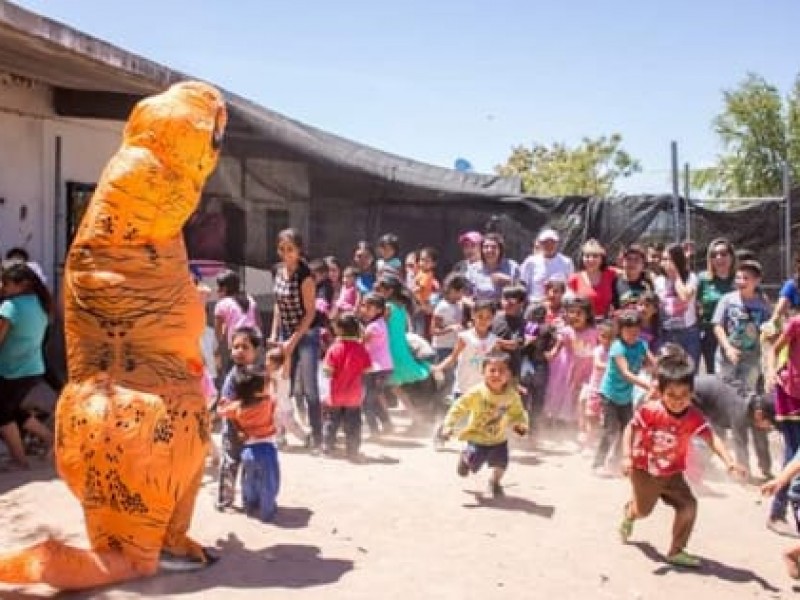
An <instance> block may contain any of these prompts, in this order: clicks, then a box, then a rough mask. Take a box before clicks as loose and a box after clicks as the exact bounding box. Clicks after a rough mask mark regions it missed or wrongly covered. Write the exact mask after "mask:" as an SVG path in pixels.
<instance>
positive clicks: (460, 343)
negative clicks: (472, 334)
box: [433, 336, 467, 371]
mask: <svg viewBox="0 0 800 600" xmlns="http://www.w3.org/2000/svg"><path fill="white" fill-rule="evenodd" d="M466 345H467V343H466V342H465V341H464V340H463V339H462V338H461V336H458V337H457V338H456V345H455V346H453V351H452V352H451V353H450V356H448V357H447V358H445V359H444V360H443V361H442V362H440V363H439V364H438V365H434V366H433V369H434V370H435V371H444V370H446V369H449V368H450V367H452V366H453V365H454V364H456V361H457V360H458V357H459V355H460V354H461V352H463V350H464V348H465V346H466Z"/></svg>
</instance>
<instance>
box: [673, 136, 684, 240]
mask: <svg viewBox="0 0 800 600" xmlns="http://www.w3.org/2000/svg"><path fill="white" fill-rule="evenodd" d="M670 154H671V155H672V211H673V217H672V220H673V226H674V227H675V243H678V244H679V243H680V242H681V220H680V214H681V207H680V203H681V191H680V189H681V188H680V177H679V173H678V142H676V141H672V142H671V143H670Z"/></svg>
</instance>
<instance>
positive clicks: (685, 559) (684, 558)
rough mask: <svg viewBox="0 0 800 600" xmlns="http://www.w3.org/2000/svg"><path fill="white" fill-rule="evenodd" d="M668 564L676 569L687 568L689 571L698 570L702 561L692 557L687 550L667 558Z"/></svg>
mask: <svg viewBox="0 0 800 600" xmlns="http://www.w3.org/2000/svg"><path fill="white" fill-rule="evenodd" d="M667 562H668V563H669V564H671V565H675V566H676V567H686V568H689V569H697V568H699V567H700V559H699V558H697V557H696V556H692V555H691V554H689V553H688V552H686V550H681V551H680V552H678V553H677V554H673V555H672V556H668V557H667Z"/></svg>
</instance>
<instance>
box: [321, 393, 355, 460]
mask: <svg viewBox="0 0 800 600" xmlns="http://www.w3.org/2000/svg"><path fill="white" fill-rule="evenodd" d="M324 412H325V428H324V436H323V444H322V446H323V450H324V451H325V452H326V453H330V452H333V449H334V447H335V446H336V434H337V433H339V426H340V425H343V426H344V439H345V446H346V448H347V455H348V456H351V457H352V456H355V455H357V454H358V450H359V448H360V447H361V407H360V406H327V405H326V406H325V411H324Z"/></svg>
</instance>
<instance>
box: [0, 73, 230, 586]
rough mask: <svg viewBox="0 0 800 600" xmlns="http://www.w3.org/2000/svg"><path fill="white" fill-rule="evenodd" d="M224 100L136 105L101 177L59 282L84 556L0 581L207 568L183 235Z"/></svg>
mask: <svg viewBox="0 0 800 600" xmlns="http://www.w3.org/2000/svg"><path fill="white" fill-rule="evenodd" d="M225 122H226V113H225V104H224V101H223V99H222V96H221V95H220V93H219V92H218V91H217V90H215V89H214V88H212V87H211V86H208V85H206V84H203V83H199V82H185V83H179V84H177V85H174V86H172V87H171V88H170V89H169V90H167V91H165V92H164V93H162V94H159V95H157V96H153V97H151V98H147V99H145V100H143V101H141V102H140V103H139V104H138V105H137V106H136V108H135V109H134V110H133V113H132V114H131V117H130V121H129V122H128V124H127V126H126V128H125V132H124V137H123V142H122V145H121V147H120V149H119V150H118V151H117V153H116V154H115V155H114V157H112V159H111V160H110V162H109V163H108V165H107V167H106V168H105V170H104V171H103V174H102V176H101V178H100V181H99V183H98V185H97V189H96V191H95V194H94V196H93V197H92V200H91V203H90V205H89V208H88V210H87V212H86V214H85V216H84V218H83V221H82V222H81V226H80V228H79V230H78V233H77V235H76V237H75V240H74V241H73V244H72V247H71V248H70V252H69V255H68V258H67V266H66V271H65V277H64V320H65V333H66V342H67V357H68V366H69V383H68V384H67V386H66V387H65V388H64V391H63V393H62V395H61V397H60V398H59V401H58V405H57V409H56V449H55V450H56V462H57V466H58V469H59V473H60V475H61V477H62V479H64V481H65V482H66V483H67V485H68V486H69V487H70V489H71V491H72V492H73V493H74V494H75V496H76V497H77V498H78V500H79V501H80V502H81V505H82V507H83V511H84V515H85V518H86V528H87V534H88V537H89V542H90V544H91V550H82V549H77V548H73V547H70V546H67V545H65V544H63V543H61V542H59V541H55V540H48V541H46V542H43V543H41V544H38V545H36V546H34V547H31V548H28V549H26V550H22V551H19V552H13V553H9V554H6V555H2V556H0V582H9V583H39V582H44V583H48V584H50V585H52V586H53V587H56V588H62V589H80V588H88V587H93V586H97V585H105V584H108V583H112V582H115V581H121V580H124V579H131V578H134V577H141V576H144V575H150V574H152V573H154V572H155V571H156V570H157V568H158V563H159V556H160V553H161V552H162V551H166V552H168V553H169V554H170V555H171V556H172V557H176V556H177V557H184V558H185V559H186V560H187V561H189V562H191V561H193V562H195V563H197V564H200V565H202V564H204V562H205V561H206V555H205V553H204V551H203V549H202V548H201V547H200V546H199V545H198V544H196V543H195V542H193V541H192V540H190V539H189V538H188V536H187V531H188V529H189V525H190V522H191V515H192V512H193V509H194V500H195V497H196V495H197V491H198V488H199V485H200V479H201V476H202V467H203V462H204V458H205V455H206V445H207V443H208V423H207V413H206V408H205V399H204V397H203V394H202V390H201V385H200V372H201V370H202V361H201V358H200V350H199V337H200V333H201V331H202V328H203V326H204V314H203V309H202V307H201V304H200V302H199V299H198V294H197V291H196V289H195V287H194V285H193V283H192V281H191V279H190V277H189V271H188V265H187V262H188V261H187V256H186V249H185V247H184V245H183V238H182V235H181V228H182V227H183V224H184V223H185V221H186V220H187V219H188V218H189V216H190V215H191V213H192V212H193V211H194V210H195V208H196V206H197V203H198V201H199V198H200V193H201V190H202V187H203V184H204V183H205V180H206V178H207V177H208V176H209V175H210V174H211V172H212V171H213V169H214V167H215V165H216V163H217V158H218V154H219V147H220V142H221V137H222V134H223V131H224V127H225Z"/></svg>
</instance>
